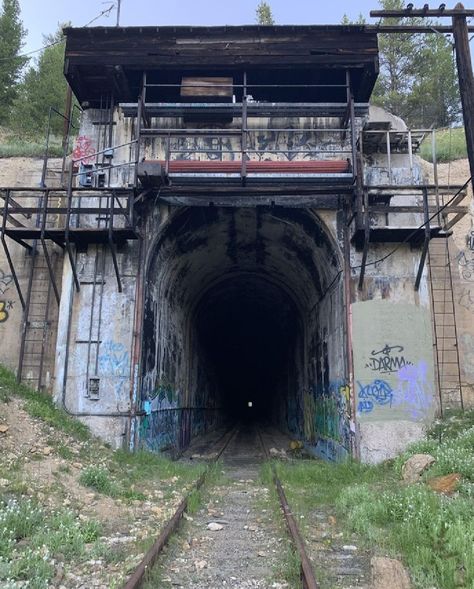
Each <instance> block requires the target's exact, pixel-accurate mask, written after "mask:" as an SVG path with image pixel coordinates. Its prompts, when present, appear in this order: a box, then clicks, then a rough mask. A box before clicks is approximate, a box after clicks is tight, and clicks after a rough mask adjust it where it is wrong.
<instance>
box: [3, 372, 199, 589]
mask: <svg viewBox="0 0 474 589" xmlns="http://www.w3.org/2000/svg"><path fill="white" fill-rule="evenodd" d="M0 445H1V448H2V451H1V452H0V473H1V475H0V587H2V589H17V588H19V587H24V588H26V587H28V588H29V589H47V588H48V587H52V586H55V587H59V586H62V587H66V588H67V589H72V588H77V587H87V588H89V587H97V588H104V589H113V588H115V587H121V586H122V585H123V582H124V580H125V579H126V577H127V576H128V575H129V574H130V572H131V571H132V570H133V569H134V567H135V566H136V565H137V564H138V562H139V561H140V560H141V558H142V557H143V555H144V552H145V551H146V550H147V549H148V547H149V546H150V545H151V543H152V542H153V541H154V539H155V538H156V536H157V535H158V533H159V532H160V530H161V528H162V526H163V525H164V522H166V521H167V519H168V518H169V517H170V516H171V515H172V513H173V512H174V510H175V509H176V507H177V505H178V504H179V502H180V501H181V499H182V497H183V494H184V493H186V491H187V489H189V488H190V485H191V483H192V481H194V480H195V479H196V478H197V476H198V475H199V474H200V472H201V471H202V467H201V466H194V465H193V466H190V465H187V464H186V465H183V464H178V463H174V462H171V461H169V460H167V459H166V458H164V457H161V456H158V455H156V454H150V453H147V452H144V451H139V452H136V453H134V454H132V453H129V452H125V451H122V450H120V451H115V452H114V451H112V450H111V449H110V448H108V447H107V446H106V445H105V444H103V443H102V442H100V441H99V440H97V439H95V438H93V437H92V436H91V434H90V432H89V430H88V429H87V428H86V427H85V426H84V425H83V424H82V423H80V422H79V421H77V420H75V419H73V418H71V417H70V416H69V415H67V414H66V413H64V412H63V411H61V410H59V409H57V408H56V407H55V406H54V404H53V402H52V400H51V397H49V396H47V395H43V394H40V393H37V392H34V391H32V390H30V389H28V388H27V387H25V386H23V385H18V384H17V382H16V380H15V377H14V376H13V374H11V373H10V372H9V371H7V370H5V369H4V368H1V367H0Z"/></svg>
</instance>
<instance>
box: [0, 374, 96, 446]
mask: <svg viewBox="0 0 474 589" xmlns="http://www.w3.org/2000/svg"><path fill="white" fill-rule="evenodd" d="M0 387H1V388H2V389H3V390H6V391H7V393H8V394H14V395H17V396H19V397H21V398H23V399H25V401H26V403H25V410H26V411H27V412H28V413H29V414H30V415H31V416H32V417H37V418H39V419H42V420H43V421H44V422H45V423H47V424H48V425H50V426H52V427H54V428H56V429H59V430H61V431H63V432H65V433H67V434H70V435H72V436H74V437H75V438H78V439H79V440H88V439H89V438H90V437H91V434H90V431H89V429H88V428H87V427H86V426H85V425H84V424H83V423H81V422H80V421H78V420H77V419H74V418H72V417H71V416H70V415H68V414H67V413H66V412H65V411H63V410H62V409H59V408H58V407H56V406H55V404H54V401H53V399H52V397H51V396H50V395H48V394H46V393H41V392H38V391H34V390H33V389H30V388H29V387H27V386H25V385H24V384H21V383H18V381H17V379H16V376H15V375H14V374H13V372H11V370H8V368H5V367H4V366H0Z"/></svg>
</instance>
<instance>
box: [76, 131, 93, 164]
mask: <svg viewBox="0 0 474 589" xmlns="http://www.w3.org/2000/svg"><path fill="white" fill-rule="evenodd" d="M94 153H95V149H94V146H93V145H92V139H91V138H90V137H87V135H79V137H78V138H77V139H76V145H75V146H74V150H73V152H72V159H73V160H81V162H82V163H83V164H90V163H92V162H93V161H94V157H93V154H94Z"/></svg>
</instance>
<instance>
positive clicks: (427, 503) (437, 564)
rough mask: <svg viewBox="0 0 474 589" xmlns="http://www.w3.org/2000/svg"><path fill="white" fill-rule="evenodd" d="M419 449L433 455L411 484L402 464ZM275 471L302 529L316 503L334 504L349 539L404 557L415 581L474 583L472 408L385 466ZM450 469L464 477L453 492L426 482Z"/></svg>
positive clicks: (452, 587)
mask: <svg viewBox="0 0 474 589" xmlns="http://www.w3.org/2000/svg"><path fill="white" fill-rule="evenodd" d="M416 453H429V454H432V455H433V456H434V457H435V459H436V462H435V463H434V465H433V466H432V467H431V468H430V469H429V470H428V471H427V472H426V473H425V474H424V475H423V476H422V479H421V481H420V482H419V483H416V484H410V485H409V484H406V483H404V482H402V481H401V468H402V465H403V464H404V462H405V461H406V460H407V459H408V458H409V457H410V456H411V455H413V454H416ZM278 472H279V475H280V477H281V479H282V481H283V483H284V486H285V489H286V491H287V495H288V498H289V502H290V504H291V505H292V508H293V511H294V512H295V513H297V514H299V515H300V516H303V517H302V519H301V522H303V529H305V524H304V522H305V521H309V519H310V518H309V517H308V516H309V515H310V513H311V511H312V510H314V509H315V508H317V507H318V506H321V507H324V506H331V508H332V507H334V505H335V507H336V517H337V521H338V524H339V525H340V526H342V528H343V530H344V534H345V538H347V542H348V543H353V542H354V541H355V542H357V543H358V545H359V546H360V547H361V548H370V549H372V550H374V554H376V555H390V556H393V557H396V558H400V559H401V560H402V561H403V562H404V564H405V565H406V566H407V567H408V569H409V571H410V574H411V577H412V580H413V584H414V587H416V588H420V589H421V588H423V589H428V588H437V589H461V588H464V589H472V588H473V587H474V517H473V515H474V411H471V412H466V413H465V414H453V415H451V417H449V418H446V419H445V420H444V421H443V422H440V423H438V424H437V425H436V426H435V427H434V428H433V429H432V430H431V431H430V432H429V437H428V439H427V440H426V441H423V442H419V443H417V444H415V445H413V446H411V447H410V448H409V450H408V451H407V452H405V453H404V454H403V455H402V456H400V457H398V458H397V459H396V460H393V461H389V462H388V463H386V464H383V465H380V466H364V465H361V464H358V463H355V462H349V463H347V464H340V465H332V464H328V463H323V462H319V461H318V462H307V461H305V462H295V463H281V462H280V463H278ZM452 473H459V474H460V475H461V480H460V483H459V485H458V488H457V490H456V492H455V493H454V494H453V495H451V496H446V495H443V494H440V493H436V492H435V491H433V490H431V488H430V487H429V486H428V485H427V484H426V481H427V480H428V479H430V478H433V477H437V476H441V475H447V474H452ZM305 531H306V533H308V534H309V533H310V532H311V530H310V529H306V530H305Z"/></svg>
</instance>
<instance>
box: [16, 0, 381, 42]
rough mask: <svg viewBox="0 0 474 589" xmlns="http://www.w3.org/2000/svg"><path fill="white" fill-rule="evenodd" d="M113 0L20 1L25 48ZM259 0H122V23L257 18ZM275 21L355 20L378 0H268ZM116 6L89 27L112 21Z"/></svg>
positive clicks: (86, 19) (202, 22) (235, 21)
mask: <svg viewBox="0 0 474 589" xmlns="http://www.w3.org/2000/svg"><path fill="white" fill-rule="evenodd" d="M116 3H117V0H110V1H107V2H104V1H103V0H81V1H80V2H71V1H69V2H65V1H63V0H20V8H21V17H22V20H23V24H24V26H25V28H26V29H28V36H27V39H26V43H25V46H24V48H23V51H25V52H27V51H33V50H35V49H39V48H40V47H41V46H42V43H43V34H48V33H53V32H55V31H56V29H57V26H58V23H63V22H67V21H71V22H72V24H73V26H77V27H80V26H84V25H85V24H87V23H88V22H89V21H91V20H92V19H94V18H95V17H96V16H98V15H99V14H100V13H101V12H102V11H104V10H106V9H107V8H108V7H109V6H110V5H111V4H116ZM257 4H258V0H237V1H235V0H121V11H120V24H121V25H123V26H134V25H157V26H159V25H240V24H254V23H255V9H256V6H257ZM269 4H270V5H271V7H272V12H273V16H274V18H275V21H276V23H277V24H282V25H283V24H339V23H340V22H341V19H342V17H343V15H344V14H347V15H348V16H349V18H351V19H353V20H355V19H357V17H358V15H359V14H360V13H362V14H363V15H364V16H365V17H366V18H367V21H368V22H376V21H373V20H371V19H370V18H369V11H370V10H374V9H377V8H378V0H269ZM116 14H117V13H116V10H115V9H114V10H113V11H112V12H111V13H110V16H109V17H105V16H103V17H101V18H100V19H98V20H96V21H95V22H94V23H93V24H92V25H90V26H99V25H100V26H115V25H116V22H117V16H116Z"/></svg>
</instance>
